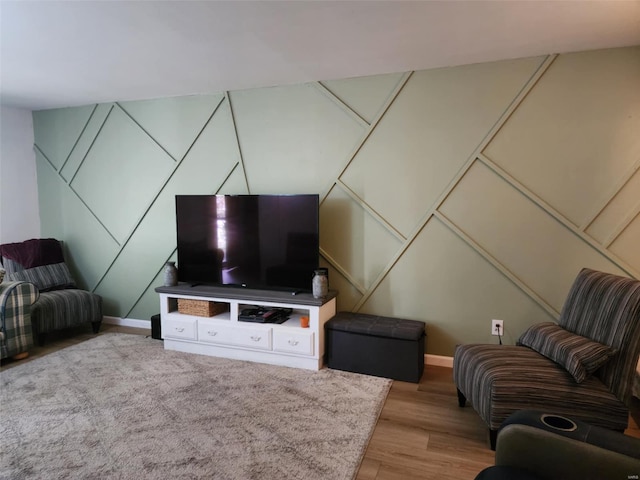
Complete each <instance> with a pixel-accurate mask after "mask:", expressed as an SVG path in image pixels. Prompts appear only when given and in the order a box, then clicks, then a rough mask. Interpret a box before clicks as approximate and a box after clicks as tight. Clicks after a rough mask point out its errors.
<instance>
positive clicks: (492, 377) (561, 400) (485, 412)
mask: <svg viewBox="0 0 640 480" xmlns="http://www.w3.org/2000/svg"><path fill="white" fill-rule="evenodd" d="M453 377H454V383H455V385H456V386H457V387H458V389H459V390H460V391H461V392H462V393H463V394H464V395H465V397H466V398H467V399H468V400H469V401H470V402H471V404H472V405H473V408H474V409H475V410H476V411H477V412H478V414H479V415H480V416H481V417H482V419H483V420H484V421H485V422H486V423H487V425H489V428H491V429H494V430H495V429H498V428H499V427H500V425H501V424H502V422H503V421H504V420H505V419H506V418H507V417H508V416H509V415H511V414H512V413H513V412H515V411H518V410H527V409H528V410H532V409H533V410H544V411H547V412H553V413H556V414H558V415H565V416H570V417H572V418H575V419H578V420H582V421H584V422H588V423H591V424H592V425H596V426H600V427H604V428H609V429H612V430H620V431H622V430H624V429H625V428H627V423H628V416H629V411H628V409H627V407H626V406H625V404H624V403H623V402H621V401H620V400H618V399H617V398H616V396H615V395H614V394H613V393H611V392H610V391H609V389H608V388H607V387H606V385H604V384H603V383H602V381H601V380H600V379H598V378H597V377H596V376H594V375H592V376H590V377H588V378H587V379H586V380H585V381H583V382H582V383H576V382H575V380H574V379H573V377H572V376H571V375H570V374H569V372H567V371H566V370H565V369H564V368H563V367H561V366H560V365H558V364H557V363H555V362H553V361H552V360H549V359H548V358H546V357H544V356H543V355H540V354H539V353H538V352H536V351H535V350H532V349H530V348H528V347H523V346H514V345H482V344H470V345H459V346H458V347H456V351H455V354H454V357H453Z"/></svg>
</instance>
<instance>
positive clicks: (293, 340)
mask: <svg viewBox="0 0 640 480" xmlns="http://www.w3.org/2000/svg"><path fill="white" fill-rule="evenodd" d="M155 290H156V292H158V293H159V294H160V319H161V324H162V338H163V339H164V348H165V349H168V350H178V351H181V352H189V353H198V354H203V355H212V356H217V357H225V358H233V359H237V360H249V361H254V362H262V363H270V364H273V365H283V366H288V367H296V368H305V369H308V370H319V369H320V368H322V365H323V364H324V324H325V323H326V322H327V321H328V320H329V319H330V318H332V317H333V316H334V315H335V313H336V295H337V292H333V291H332V292H329V295H328V296H327V297H326V298H323V299H317V298H314V297H313V295H311V294H308V293H299V294H297V295H292V294H291V292H280V291H270V290H250V289H245V288H231V287H212V286H205V285H199V286H189V285H178V286H175V287H158V288H156V289H155ZM178 299H189V300H201V301H209V302H216V303H222V304H225V306H227V307H228V308H226V310H227V311H225V312H222V313H219V314H217V315H214V316H211V317H203V316H196V315H189V314H185V313H180V312H179V311H178ZM252 307H270V308H271V307H281V308H291V309H292V312H291V315H290V318H289V319H288V320H287V321H286V322H284V323H282V324H270V323H254V322H243V321H240V320H239V319H238V316H239V314H240V312H242V310H243V309H245V308H252ZM303 315H306V316H308V317H309V327H308V328H302V327H301V326H300V317H301V316H303Z"/></svg>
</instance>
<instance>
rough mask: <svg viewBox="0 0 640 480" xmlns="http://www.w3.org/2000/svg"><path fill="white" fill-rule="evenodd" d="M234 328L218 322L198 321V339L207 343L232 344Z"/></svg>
mask: <svg viewBox="0 0 640 480" xmlns="http://www.w3.org/2000/svg"><path fill="white" fill-rule="evenodd" d="M234 331H235V329H234V328H233V327H231V326H229V325H221V324H220V322H211V321H206V320H199V321H198V340H199V341H201V342H207V343H223V344H232V343H233V334H234Z"/></svg>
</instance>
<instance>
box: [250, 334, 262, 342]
mask: <svg viewBox="0 0 640 480" xmlns="http://www.w3.org/2000/svg"><path fill="white" fill-rule="evenodd" d="M261 338H262V337H259V336H257V335H251V340H253V341H254V342H259V341H260V339H261Z"/></svg>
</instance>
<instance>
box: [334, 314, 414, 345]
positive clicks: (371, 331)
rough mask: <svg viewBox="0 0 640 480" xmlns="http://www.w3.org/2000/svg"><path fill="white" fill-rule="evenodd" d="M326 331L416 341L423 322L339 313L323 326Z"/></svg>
mask: <svg viewBox="0 0 640 480" xmlns="http://www.w3.org/2000/svg"><path fill="white" fill-rule="evenodd" d="M325 325H326V326H325V328H326V329H327V330H338V331H342V332H351V333H361V334H365V335H373V336H376V337H385V338H398V339H402V340H418V339H420V337H422V336H423V335H424V333H425V332H424V329H425V325H424V322H420V321H418V320H405V319H401V318H390V317H380V316H378V315H369V314H366V313H351V312H339V313H338V314H336V316H335V317H333V318H332V319H331V320H329V321H328V322H327V323H326V324H325Z"/></svg>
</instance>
